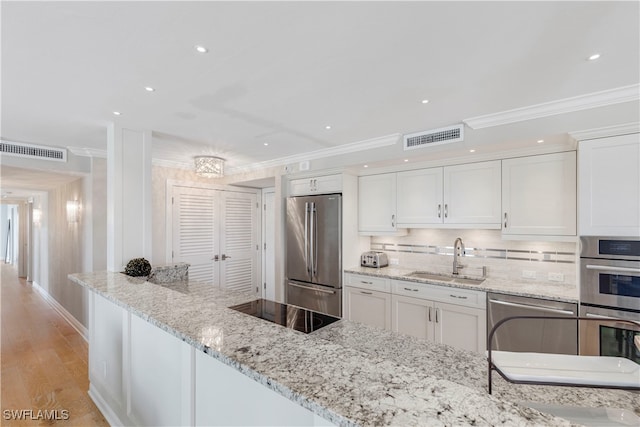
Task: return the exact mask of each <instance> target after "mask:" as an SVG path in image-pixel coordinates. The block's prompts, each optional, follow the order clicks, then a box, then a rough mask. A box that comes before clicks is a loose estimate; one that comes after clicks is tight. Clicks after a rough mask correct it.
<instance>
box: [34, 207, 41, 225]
mask: <svg viewBox="0 0 640 427" xmlns="http://www.w3.org/2000/svg"><path fill="white" fill-rule="evenodd" d="M31 215H32V219H33V223H34V224H35V225H40V220H42V211H41V210H40V209H33V211H32V214H31Z"/></svg>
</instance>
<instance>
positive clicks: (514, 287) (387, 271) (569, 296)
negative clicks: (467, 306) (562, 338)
mask: <svg viewBox="0 0 640 427" xmlns="http://www.w3.org/2000/svg"><path fill="white" fill-rule="evenodd" d="M416 270H417V269H415V268H414V269H408V268H394V267H382V268H371V267H360V266H358V267H352V268H348V269H345V270H344V272H345V273H354V274H363V275H366V276H375V277H385V278H388V279H396V280H405V281H408V282H416V283H430V284H434V285H442V286H450V287H456V288H464V289H473V290H476V291H483V292H496V293H501V294H509V295H520V296H525V297H532V298H543V299H549V300H554V301H562V302H570V303H577V302H578V287H577V286H576V285H574V284H566V283H557V284H556V283H544V282H525V281H511V280H506V279H497V278H491V277H488V278H487V279H486V280H485V281H484V282H482V283H481V284H479V285H465V284H457V283H450V282H444V281H443V282H439V281H437V280H431V279H430V280H425V279H418V278H414V277H407V275H408V274H411V273H413V272H414V271H416ZM435 273H438V272H435ZM460 277H470V278H475V277H473V276H464V275H460Z"/></svg>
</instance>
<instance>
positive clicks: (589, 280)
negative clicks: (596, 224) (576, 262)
mask: <svg viewBox="0 0 640 427" xmlns="http://www.w3.org/2000/svg"><path fill="white" fill-rule="evenodd" d="M580 242H581V246H582V250H581V254H580V316H584V317H591V318H595V319H598V318H600V319H602V320H601V321H587V322H580V354H584V355H596V356H620V357H626V358H628V359H631V360H633V361H635V362H636V363H640V327H635V326H634V325H631V324H628V323H621V322H615V321H611V320H607V318H611V317H613V318H617V319H626V320H632V321H636V322H640V237H591V236H587V237H581V238H580Z"/></svg>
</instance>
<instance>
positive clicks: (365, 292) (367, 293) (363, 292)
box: [360, 291, 373, 295]
mask: <svg viewBox="0 0 640 427" xmlns="http://www.w3.org/2000/svg"><path fill="white" fill-rule="evenodd" d="M360 293H361V294H365V295H373V292H367V291H360Z"/></svg>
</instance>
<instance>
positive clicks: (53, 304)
mask: <svg viewBox="0 0 640 427" xmlns="http://www.w3.org/2000/svg"><path fill="white" fill-rule="evenodd" d="M32 286H33V288H34V289H35V290H36V291H38V293H39V294H40V295H41V296H42V298H43V299H44V300H45V301H46V302H47V303H49V305H50V306H51V307H52V308H53V309H54V310H55V311H57V312H58V314H60V316H62V317H63V318H64V320H66V321H67V323H69V324H70V325H71V327H72V328H73V329H75V330H76V331H77V332H78V333H79V334H80V336H81V337H82V338H83V339H84V340H85V341H86V342H89V331H88V330H87V328H86V327H85V326H84V325H83V324H82V323H80V322H79V321H78V319H76V318H75V317H73V315H72V314H71V313H69V312H68V311H67V309H66V308H64V307H63V306H62V305H60V303H59V302H58V301H56V299H55V298H53V297H52V296H51V295H50V294H49V292H47V291H45V290H44V289H43V288H42V287H41V286H40V285H39V284H38V283H36V282H32Z"/></svg>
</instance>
